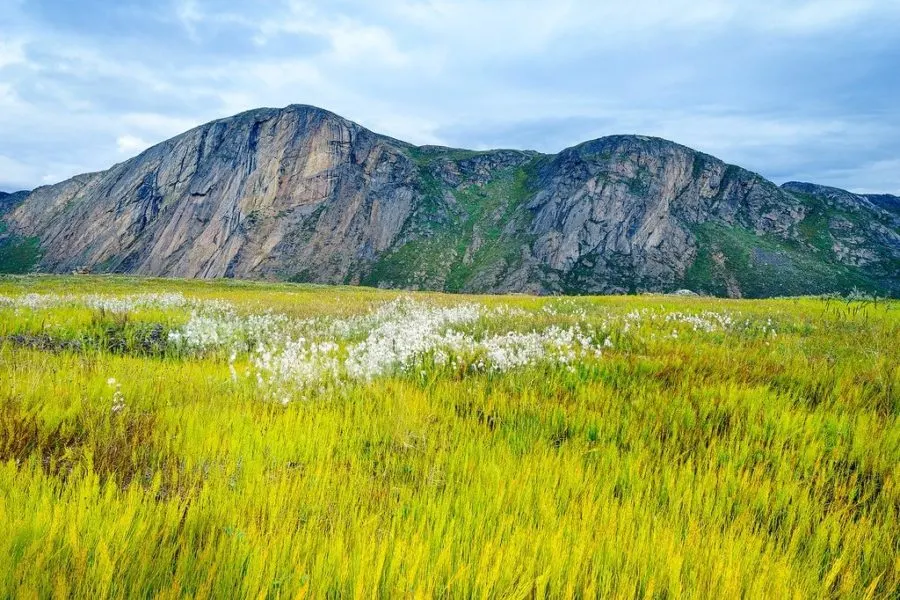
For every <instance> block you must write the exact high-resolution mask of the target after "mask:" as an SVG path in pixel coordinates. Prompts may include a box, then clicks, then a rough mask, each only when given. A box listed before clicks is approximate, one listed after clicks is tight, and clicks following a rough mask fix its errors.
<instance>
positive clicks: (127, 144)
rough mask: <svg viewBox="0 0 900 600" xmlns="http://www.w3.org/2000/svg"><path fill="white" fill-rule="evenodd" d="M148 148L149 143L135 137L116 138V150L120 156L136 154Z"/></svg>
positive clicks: (121, 136) (122, 136)
mask: <svg viewBox="0 0 900 600" xmlns="http://www.w3.org/2000/svg"><path fill="white" fill-rule="evenodd" d="M149 146H150V144H149V143H147V142H145V141H144V140H142V139H141V138H139V137H137V136H135V135H127V134H126V135H120V136H119V137H117V138H116V148H117V149H118V150H119V152H120V153H122V154H129V155H131V154H137V153H138V152H141V151H143V150H146V149H147V148H148V147H149Z"/></svg>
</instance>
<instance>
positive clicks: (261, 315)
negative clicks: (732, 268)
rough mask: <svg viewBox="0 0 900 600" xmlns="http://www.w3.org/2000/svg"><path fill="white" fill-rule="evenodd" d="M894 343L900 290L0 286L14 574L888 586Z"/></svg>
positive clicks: (896, 517) (533, 586)
mask: <svg viewBox="0 0 900 600" xmlns="http://www.w3.org/2000/svg"><path fill="white" fill-rule="evenodd" d="M401 296H402V297H403V298H401V299H400V300H397V299H398V298H400V297H401ZM898 342H900V303H898V302H877V303H873V302H847V301H842V300H820V299H785V300H767V301H729V300H716V299H699V298H676V297H663V296H640V297H611V298H531V297H524V296H523V297H520V296H512V297H483V296H482V297H465V296H447V295H437V294H400V293H397V292H382V291H376V290H370V289H361V288H356V289H354V288H329V287H317V286H306V285H288V284H279V285H266V284H249V283H235V282H230V283H229V282H222V283H205V282H182V281H164V280H142V279H132V278H112V277H109V278H105V277H69V278H63V277H60V278H51V277H8V278H0V531H2V535H0V597H17V598H30V597H59V598H65V597H83V598H105V597H161V598H183V597H194V598H205V597H253V598H266V597H268V598H278V597H284V598H295V597H361V596H367V597H433V596H437V597H481V598H495V597H496V598H532V597H540V598H544V597H552V598H557V597H566V598H568V597H583V598H592V597H607V598H672V599H673V598H709V597H719V598H737V597H753V598H794V597H797V598H823V597H842V598H843V597H846V598H896V597H897V596H898V586H900V542H898V539H900V514H898V513H900V489H898V481H900V479H898V477H900V422H898V411H900V343H898Z"/></svg>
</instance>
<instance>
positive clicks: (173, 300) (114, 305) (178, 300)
mask: <svg viewBox="0 0 900 600" xmlns="http://www.w3.org/2000/svg"><path fill="white" fill-rule="evenodd" d="M197 304H198V301H196V300H191V299H189V298H186V297H185V296H184V295H183V294H179V293H164V294H130V295H127V296H103V295H99V294H86V295H76V294H23V295H21V296H0V307H9V308H14V309H27V310H42V309H47V308H55V307H58V306H86V307H88V308H92V309H96V310H105V311H108V312H115V313H127V312H133V311H136V310H141V309H150V308H152V309H161V310H168V309H179V308H185V307H188V306H193V305H197Z"/></svg>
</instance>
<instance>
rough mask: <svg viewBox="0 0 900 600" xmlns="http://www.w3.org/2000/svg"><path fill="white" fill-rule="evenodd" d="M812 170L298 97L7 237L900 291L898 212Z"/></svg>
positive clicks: (355, 269)
mask: <svg viewBox="0 0 900 600" xmlns="http://www.w3.org/2000/svg"><path fill="white" fill-rule="evenodd" d="M803 185H804V184H785V186H782V187H779V186H777V185H775V184H774V183H772V182H770V181H768V180H766V179H765V178H763V177H762V176H760V175H758V174H756V173H752V172H750V171H747V170H745V169H742V168H741V167H738V166H735V165H728V164H726V163H724V162H723V161H721V160H719V159H717V158H715V157H713V156H711V155H708V154H704V153H701V152H697V151H695V150H692V149H691V148H688V147H687V146H683V145H681V144H677V143H675V142H671V141H669V140H664V139H662V138H655V137H650V136H639V135H614V136H606V137H603V138H598V139H595V140H589V141H586V142H583V143H581V144H577V145H575V146H572V147H570V148H566V149H564V150H562V151H560V152H559V153H556V154H543V153H539V152H536V151H529V150H513V149H496V150H478V151H476V150H466V149H460V148H449V147H442V146H415V145H412V144H409V143H407V142H404V141H402V140H397V139H395V138H391V137H388V136H383V135H381V134H377V133H375V132H372V131H371V130H368V129H366V128H365V127H362V126H361V125H358V124H356V123H354V122H353V121H350V120H348V119H345V118H343V117H341V116H339V115H337V114H335V113H332V112H330V111H327V110H325V109H319V108H317V107H311V106H309V105H296V104H295V105H290V106H288V107H286V108H283V109H274V108H261V109H254V110H251V111H245V112H243V113H239V114H237V115H233V116H231V117H226V118H224V119H217V120H214V121H210V122H209V123H205V124H203V125H200V126H198V127H195V128H193V129H190V130H188V131H186V132H184V133H182V134H179V135H178V136H175V137H173V138H171V139H169V140H166V141H164V142H161V143H160V144H157V145H154V146H152V147H151V148H148V149H147V150H145V151H144V152H142V153H140V154H139V155H137V156H135V157H133V158H130V159H128V160H126V161H123V162H121V163H118V164H116V165H113V166H112V167H110V168H109V169H107V170H105V171H99V172H95V173H88V174H82V175H78V176H76V177H73V178H71V179H69V180H66V181H63V182H61V183H58V184H55V185H52V186H42V187H40V188H37V189H35V190H33V191H32V192H31V193H30V194H28V195H27V197H25V198H19V199H18V200H17V203H16V204H15V206H12V207H11V208H10V209H9V210H7V211H6V213H5V214H0V218H2V219H3V222H4V227H5V228H6V229H7V231H6V233H3V234H0V235H2V236H3V239H2V240H0V246H4V247H5V248H6V249H7V252H8V250H9V248H18V247H20V246H21V245H22V244H26V243H27V244H30V245H31V247H33V248H34V249H36V252H34V253H32V254H31V255H30V256H32V258H33V259H34V260H33V265H32V266H34V267H37V268H41V269H43V270H46V271H51V272H67V271H70V270H73V269H84V270H88V271H95V272H123V273H135V274H144V275H163V276H166V275H168V276H180V277H242V278H258V279H287V280H295V281H311V282H320V283H350V284H361V283H362V284H369V285H377V286H383V287H405V288H418V289H439V290H446V291H471V292H480V291H483V292H533V293H623V292H640V291H671V290H674V289H677V288H680V287H691V288H692V289H696V290H698V291H702V292H706V293H712V294H717V295H728V296H745V295H749V296H770V295H782V294H795V293H821V292H830V291H846V290H849V289H852V288H854V287H856V288H860V289H865V290H869V291H873V292H878V293H882V294H885V293H887V294H891V295H897V294H898V292H900V289H898V288H900V282H898V281H897V279H898V278H897V272H898V264H900V262H898V261H900V233H898V224H897V220H896V218H895V216H894V213H892V212H891V210H889V209H886V208H883V207H882V206H881V205H880V204H878V203H876V202H874V201H872V200H870V199H868V198H867V197H865V196H859V195H855V194H850V193H849V192H845V191H843V190H840V191H841V192H843V193H844V194H848V195H849V196H847V197H844V196H842V195H841V194H836V193H835V192H834V191H832V190H834V189H835V188H825V187H824V186H814V187H803ZM809 185H812V184H809ZM851 196H852V197H853V198H856V199H858V200H854V201H850V200H848V198H849V197H851ZM0 201H2V200H0ZM881 202H882V203H883V201H881ZM848 226H849V229H848ZM2 262H3V250H2V249H0V264H2Z"/></svg>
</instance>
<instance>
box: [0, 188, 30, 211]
mask: <svg viewBox="0 0 900 600" xmlns="http://www.w3.org/2000/svg"><path fill="white" fill-rule="evenodd" d="M30 193H31V192H29V191H26V190H22V191H20V192H11V193H10V192H0V216H3V215H4V214H6V213H8V212H9V211H11V210H12V209H14V208H15V207H17V206H18V205H19V204H21V203H22V202H24V201H25V198H27V197H28V194H30Z"/></svg>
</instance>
